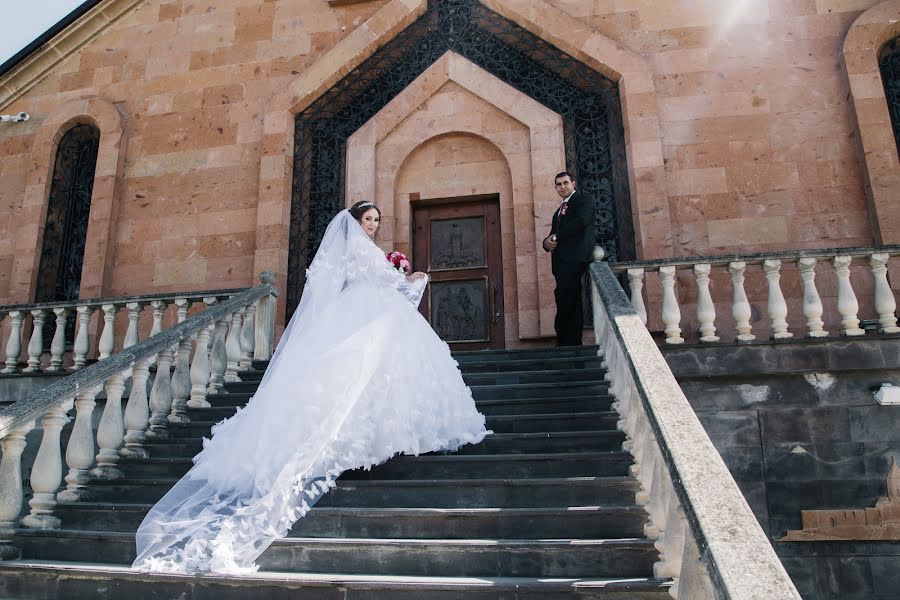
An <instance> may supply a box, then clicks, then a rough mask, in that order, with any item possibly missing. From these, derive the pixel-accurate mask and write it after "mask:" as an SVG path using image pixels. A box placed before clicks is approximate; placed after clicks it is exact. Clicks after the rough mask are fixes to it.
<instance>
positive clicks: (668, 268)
mask: <svg viewBox="0 0 900 600" xmlns="http://www.w3.org/2000/svg"><path fill="white" fill-rule="evenodd" d="M897 255H900V246H897V245H895V246H883V247H880V248H828V249H817V250H797V251H792V252H777V253H760V254H743V255H726V256H712V257H693V258H675V259H660V260H650V261H635V262H627V263H616V264H611V265H610V267H611V268H612V270H613V271H614V272H617V273H626V274H627V276H628V285H629V287H630V288H631V300H632V305H633V306H634V309H635V311H637V314H638V315H639V316H640V317H641V320H642V321H643V322H644V323H645V324H646V323H647V308H646V306H645V304H644V299H643V296H642V289H643V287H644V274H645V272H647V271H650V272H654V271H655V272H658V273H659V280H660V283H661V285H662V303H661V306H660V307H659V310H660V318H661V320H662V323H663V324H664V325H665V329H664V331H665V339H666V343H667V344H681V343H684V341H685V340H684V338H683V337H682V328H681V320H682V318H681V317H682V315H681V307H680V306H679V302H678V290H677V289H676V287H677V277H676V273H677V271H678V270H679V269H690V270H692V271H693V275H694V280H695V282H696V288H697V314H696V321H697V325H698V329H699V341H700V342H701V343H715V342H718V341H720V339H721V338H720V336H718V335H716V332H717V329H719V327H718V325H717V323H716V303H715V302H714V298H713V295H715V296H716V297H717V298H716V299H719V300H721V296H722V295H723V292H724V291H723V290H721V289H720V290H712V291H711V289H710V276H711V274H712V273H713V269H714V268H720V269H722V268H724V269H727V271H728V274H729V276H730V279H731V315H732V318H733V319H734V329H735V332H736V336H735V337H736V341H738V342H749V341H752V340H755V339H756V335H755V334H754V333H753V327H752V325H751V323H750V320H751V316H752V308H751V304H750V301H749V300H748V298H747V292H746V291H745V285H744V281H745V277H746V276H747V275H748V274H749V273H748V271H747V267H748V266H751V265H761V267H762V271H763V272H764V274H765V279H766V285H767V288H768V298H767V302H766V304H767V312H768V317H769V321H770V323H771V338H772V339H773V340H783V339H789V338H792V337H794V333H795V332H791V331H789V325H788V318H789V314H788V303H787V302H786V301H785V296H784V293H783V291H782V285H781V267H782V265H783V264H796V266H797V268H798V270H799V275H800V279H801V282H802V311H803V319H804V324H805V325H804V329H805V332H804V333H805V335H806V337H810V338H821V337H827V336H829V332H828V331H827V330H826V329H825V323H824V322H823V320H822V316H823V313H824V312H825V307H824V306H823V302H822V297H821V296H820V294H819V290H818V288H817V287H816V265H817V263H818V262H819V259H822V258H825V259H828V262H830V263H831V265H832V268H833V272H834V276H835V279H836V280H837V290H836V293H835V294H834V296H835V297H836V302H837V306H836V307H835V308H837V311H838V313H839V315H840V320H841V322H840V334H841V335H844V336H850V337H852V336H861V335H866V330H865V329H864V328H863V327H860V324H861V322H860V318H859V314H860V303H859V300H858V298H857V293H856V292H855V291H854V289H853V284H852V283H851V280H850V277H851V268H852V266H853V261H854V260H857V262H859V261H860V259H862V260H864V261H865V262H866V263H867V266H868V269H867V270H868V271H869V272H870V273H871V277H872V281H873V287H874V290H873V293H872V304H873V306H872V307H869V311H870V312H871V313H872V314H871V316H872V317H873V319H872V322H873V324H874V321H875V320H876V319H877V329H878V330H879V332H880V333H882V334H896V333H900V327H898V326H897V315H896V310H897V302H896V299H895V298H894V292H893V291H892V290H891V286H890V283H889V282H888V276H887V263H888V260H889V259H890V257H891V256H897ZM829 291H831V290H829ZM798 318H799V315H798Z"/></svg>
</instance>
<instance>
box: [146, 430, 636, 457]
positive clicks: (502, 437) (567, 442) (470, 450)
mask: <svg viewBox="0 0 900 600" xmlns="http://www.w3.org/2000/svg"><path fill="white" fill-rule="evenodd" d="M202 440H203V438H202V437H189V438H188V437H179V438H175V439H169V440H154V441H146V442H144V447H145V448H146V449H147V450H148V451H149V452H150V456H152V457H155V458H167V457H172V458H177V457H182V458H187V457H192V456H195V455H197V454H198V453H199V452H200V450H201V448H202ZM624 441H625V434H624V433H623V432H621V431H613V430H598V431H554V432H533V433H495V434H493V435H490V436H488V437H487V438H485V440H484V441H482V442H481V443H479V444H467V445H465V446H463V447H462V448H460V449H459V450H457V451H456V454H529V453H535V452H537V453H547V452H584V451H594V450H618V449H619V448H621V447H622V442H624Z"/></svg>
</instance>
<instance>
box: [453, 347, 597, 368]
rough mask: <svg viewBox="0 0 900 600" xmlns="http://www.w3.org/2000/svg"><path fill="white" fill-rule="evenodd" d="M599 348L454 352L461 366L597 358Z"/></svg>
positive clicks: (454, 356)
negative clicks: (549, 359)
mask: <svg viewBox="0 0 900 600" xmlns="http://www.w3.org/2000/svg"><path fill="white" fill-rule="evenodd" d="M597 350H598V348H597V346H565V347H555V348H529V349H524V350H468V351H461V352H454V353H453V358H454V359H456V361H457V362H458V363H459V364H463V363H468V362H505V361H510V360H528V359H535V358H571V357H573V356H577V357H593V358H596V357H597Z"/></svg>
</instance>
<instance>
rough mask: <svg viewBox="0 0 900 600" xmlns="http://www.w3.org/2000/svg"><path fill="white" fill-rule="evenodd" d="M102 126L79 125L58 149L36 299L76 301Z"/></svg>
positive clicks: (64, 136) (68, 133)
mask: <svg viewBox="0 0 900 600" xmlns="http://www.w3.org/2000/svg"><path fill="white" fill-rule="evenodd" d="M99 146H100V130H99V129H97V128H96V127H94V126H93V125H76V126H74V127H72V128H71V129H70V130H69V131H67V132H66V133H65V135H63V137H62V139H61V140H60V141H59V145H58V147H57V149H56V161H55V163H54V165H53V177H52V180H51V183H50V198H49V201H48V205H47V221H46V224H45V225H44V241H43V245H42V247H41V261H40V268H39V270H38V279H37V288H36V291H35V302H54V301H61V300H77V299H78V291H79V288H80V286H81V267H82V265H83V264H84V245H85V239H86V238H87V226H88V216H89V215H90V212H91V191H92V190H93V188H94V170H95V169H96V167H97V150H98V148H99Z"/></svg>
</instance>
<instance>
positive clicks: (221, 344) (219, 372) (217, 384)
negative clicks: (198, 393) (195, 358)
mask: <svg viewBox="0 0 900 600" xmlns="http://www.w3.org/2000/svg"><path fill="white" fill-rule="evenodd" d="M228 321H229V317H225V318H223V319H219V320H218V321H216V326H215V329H213V337H212V346H211V347H210V349H209V385H208V386H207V388H206V393H207V394H225V393H226V391H225V368H226V366H227V362H228V355H227V354H226V353H225V333H226V331H227V330H228Z"/></svg>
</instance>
